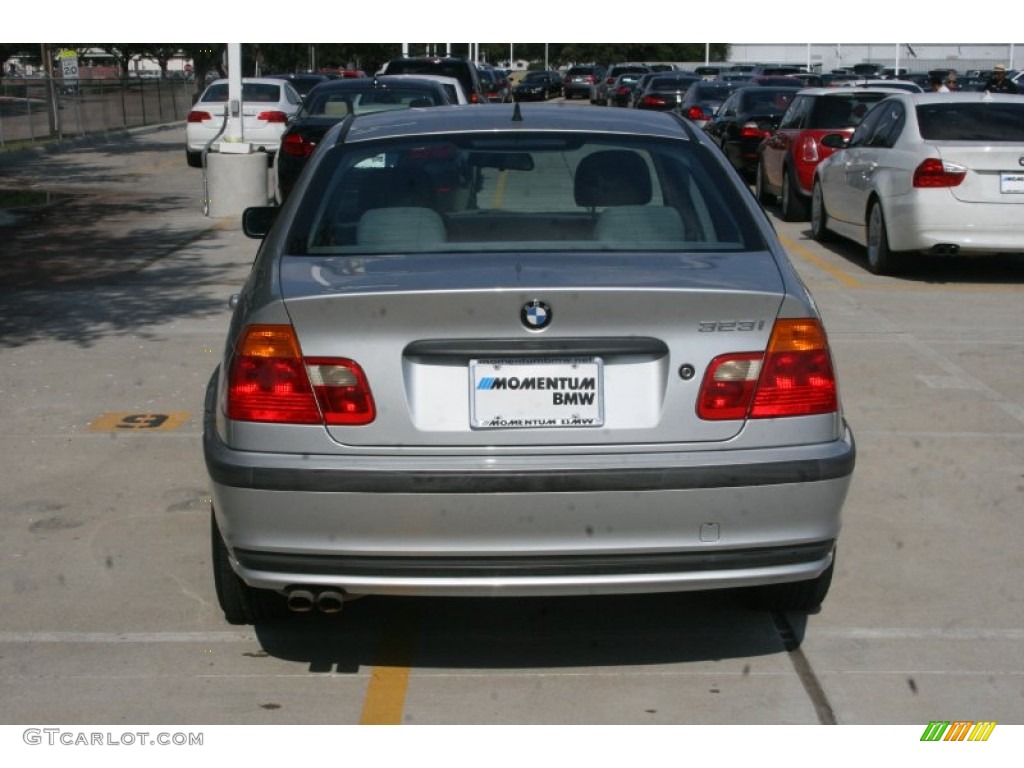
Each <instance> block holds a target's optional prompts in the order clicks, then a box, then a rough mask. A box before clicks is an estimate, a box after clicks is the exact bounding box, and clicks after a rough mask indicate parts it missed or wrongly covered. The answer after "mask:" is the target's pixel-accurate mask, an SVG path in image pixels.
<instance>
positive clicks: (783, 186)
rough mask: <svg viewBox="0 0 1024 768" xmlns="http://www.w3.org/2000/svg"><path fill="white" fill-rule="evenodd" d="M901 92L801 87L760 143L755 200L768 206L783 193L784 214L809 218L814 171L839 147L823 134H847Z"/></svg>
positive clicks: (792, 218) (878, 89)
mask: <svg viewBox="0 0 1024 768" xmlns="http://www.w3.org/2000/svg"><path fill="white" fill-rule="evenodd" d="M885 82H888V81H885ZM898 92H899V91H898V90H897V89H893V88H859V87H851V88H808V89H806V90H803V91H800V93H798V94H797V96H796V98H795V99H794V100H793V103H792V104H790V105H789V109H787V110H786V114H784V115H783V116H782V121H781V122H780V123H779V127H778V128H777V129H776V130H775V131H773V132H772V134H771V136H769V137H768V138H766V139H765V140H764V141H763V142H762V143H761V145H760V147H758V154H759V157H758V163H757V176H756V182H755V188H756V190H757V199H758V200H759V201H760V202H761V204H762V205H769V204H770V203H772V202H774V200H775V196H776V195H781V197H782V218H784V219H785V220H786V221H803V220H805V219H806V218H807V216H808V213H809V210H810V203H811V189H812V187H813V186H814V169H815V168H816V167H817V165H818V163H819V162H821V161H822V160H824V159H825V158H826V157H828V156H829V155H831V154H832V153H833V152H834V151H835V150H834V149H832V148H830V147H828V146H826V145H824V144H822V143H821V140H822V138H823V137H824V136H826V135H828V134H839V135H841V136H843V137H844V138H849V137H850V135H851V134H852V133H853V129H854V128H856V127H857V126H858V125H859V124H860V121H861V120H863V119H864V116H865V115H866V114H867V113H868V110H869V109H871V107H873V106H874V105H875V104H877V103H878V102H879V101H881V100H882V99H884V98H885V97H886V96H888V95H890V94H893V93H898Z"/></svg>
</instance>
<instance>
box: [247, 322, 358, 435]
mask: <svg viewBox="0 0 1024 768" xmlns="http://www.w3.org/2000/svg"><path fill="white" fill-rule="evenodd" d="M227 416H228V418H230V419H235V420H238V421H261V422H272V423H276V424H330V425H336V424H342V425H350V426H354V425H362V424H369V423H370V422H371V421H373V420H374V418H375V417H376V408H375V406H374V403H373V395H372V394H371V392H370V387H369V384H368V383H367V381H366V376H365V374H364V373H363V370H362V368H360V367H359V365H358V364H356V363H355V362H353V361H352V360H348V359H346V358H323V357H317V358H303V357H302V352H301V350H300V349H299V342H298V339H297V338H296V336H295V330H294V329H293V328H292V326H290V325H252V326H249V327H248V328H246V329H245V332H244V334H243V336H242V340H241V343H240V344H239V345H238V348H237V349H236V351H235V354H234V356H233V357H232V360H231V365H230V368H229V371H228V398H227Z"/></svg>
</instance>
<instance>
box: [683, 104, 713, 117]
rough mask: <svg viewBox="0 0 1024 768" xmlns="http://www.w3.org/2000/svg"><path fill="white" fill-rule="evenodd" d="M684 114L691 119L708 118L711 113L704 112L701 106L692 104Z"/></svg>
mask: <svg viewBox="0 0 1024 768" xmlns="http://www.w3.org/2000/svg"><path fill="white" fill-rule="evenodd" d="M686 116H687V117H688V118H690V119H691V120H710V119H711V114H710V113H709V112H706V111H705V110H704V108H703V107H698V106H692V107H690V109H689V110H687V112H686Z"/></svg>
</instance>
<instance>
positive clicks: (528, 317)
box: [519, 299, 551, 331]
mask: <svg viewBox="0 0 1024 768" xmlns="http://www.w3.org/2000/svg"><path fill="white" fill-rule="evenodd" d="M519 319H520V320H522V321H523V325H525V326H526V327H527V328H529V329H530V330H531V331H539V330H542V329H544V328H547V327H548V326H549V325H550V324H551V307H549V306H548V305H547V304H545V303H544V302H543V301H537V300H536V299H534V300H533V301H528V302H526V303H525V304H523V308H522V309H521V310H519Z"/></svg>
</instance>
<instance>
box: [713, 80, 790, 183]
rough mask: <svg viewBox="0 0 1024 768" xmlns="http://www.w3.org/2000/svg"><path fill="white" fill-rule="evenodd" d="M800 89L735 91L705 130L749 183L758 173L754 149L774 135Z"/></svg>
mask: <svg viewBox="0 0 1024 768" xmlns="http://www.w3.org/2000/svg"><path fill="white" fill-rule="evenodd" d="M799 91H800V88H794V87H778V86H768V85H749V86H745V87H743V88H737V89H736V90H735V91H733V92H732V94H731V95H730V96H729V98H727V99H726V100H725V101H724V102H722V106H721V107H719V108H718V112H716V113H715V116H714V118H712V120H711V122H709V123H707V124H706V125H705V126H704V130H705V131H706V132H707V133H708V135H709V136H711V139H712V140H713V141H714V142H715V143H716V144H717V145H718V146H719V147H721V148H722V151H723V152H725V156H726V157H728V158H729V162H730V163H732V164H733V167H734V168H736V170H737V171H739V172H740V173H742V174H744V175H745V176H746V177H747V178H749V179H750V180H753V178H754V172H755V171H756V170H757V160H758V154H757V149H758V147H759V146H760V145H761V142H762V141H763V140H764V139H765V138H767V137H768V136H769V135H770V134H771V132H772V131H774V130H775V129H776V128H777V127H778V125H779V121H780V120H781V119H782V115H783V114H785V112H786V110H787V109H788V108H789V105H790V104H791V103H792V102H793V99H794V98H795V97H796V94H797V93H798V92H799Z"/></svg>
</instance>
